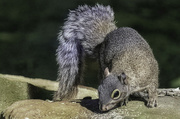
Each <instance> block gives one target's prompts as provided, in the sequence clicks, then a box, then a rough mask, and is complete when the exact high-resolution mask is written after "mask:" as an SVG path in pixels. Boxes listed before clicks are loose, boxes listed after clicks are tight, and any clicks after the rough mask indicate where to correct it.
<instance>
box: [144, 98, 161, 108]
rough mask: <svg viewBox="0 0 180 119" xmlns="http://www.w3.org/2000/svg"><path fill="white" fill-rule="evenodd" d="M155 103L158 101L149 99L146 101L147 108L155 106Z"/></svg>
mask: <svg viewBox="0 0 180 119" xmlns="http://www.w3.org/2000/svg"><path fill="white" fill-rule="evenodd" d="M157 105H158V102H157V100H156V99H154V98H151V99H149V100H148V102H147V107H149V108H153V107H157Z"/></svg>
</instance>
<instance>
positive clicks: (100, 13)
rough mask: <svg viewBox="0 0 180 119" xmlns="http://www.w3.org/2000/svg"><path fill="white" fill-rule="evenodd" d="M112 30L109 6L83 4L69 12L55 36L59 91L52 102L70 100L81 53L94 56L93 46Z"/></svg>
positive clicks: (78, 77)
mask: <svg viewBox="0 0 180 119" xmlns="http://www.w3.org/2000/svg"><path fill="white" fill-rule="evenodd" d="M114 29H116V26H115V22H114V12H113V10H112V9H111V8H110V6H107V7H105V6H102V5H96V6H94V7H89V6H87V5H84V6H79V7H78V9H76V10H74V11H70V13H69V15H68V18H67V20H66V22H65V23H64V26H63V27H62V31H61V32H60V33H59V36H58V40H59V47H58V49H57V63H58V65H59V70H58V80H59V89H58V91H57V92H56V93H55V95H54V100H57V99H63V98H72V97H73V95H75V94H76V92H77V85H78V83H79V82H80V78H81V76H80V73H81V67H83V66H82V65H83V57H84V54H93V52H94V49H95V47H96V46H97V45H98V44H100V43H102V42H103V41H104V38H105V36H106V35H107V34H108V33H109V32H111V31H112V30H114Z"/></svg>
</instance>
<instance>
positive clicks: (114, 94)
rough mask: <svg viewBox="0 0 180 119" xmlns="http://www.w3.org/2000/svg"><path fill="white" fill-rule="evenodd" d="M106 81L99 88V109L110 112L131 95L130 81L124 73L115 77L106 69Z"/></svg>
mask: <svg viewBox="0 0 180 119" xmlns="http://www.w3.org/2000/svg"><path fill="white" fill-rule="evenodd" d="M104 75H105V76H104V77H105V79H104V80H103V81H102V83H101V84H100V85H99V87H98V93H99V109H100V110H101V111H108V110H110V109H112V108H114V107H116V106H117V105H118V104H119V103H120V102H122V101H124V99H125V98H126V97H127V96H128V95H129V93H128V86H129V85H128V79H127V76H126V74H125V73H124V72H122V73H121V74H119V75H115V74H112V73H110V72H109V69H108V68H106V69H105V71H104Z"/></svg>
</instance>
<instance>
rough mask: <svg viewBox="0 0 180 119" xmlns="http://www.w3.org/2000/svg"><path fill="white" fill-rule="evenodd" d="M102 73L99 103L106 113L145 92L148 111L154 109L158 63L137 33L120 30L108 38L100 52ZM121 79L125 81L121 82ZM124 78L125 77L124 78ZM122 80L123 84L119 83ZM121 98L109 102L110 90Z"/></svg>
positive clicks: (123, 28)
mask: <svg viewBox="0 0 180 119" xmlns="http://www.w3.org/2000/svg"><path fill="white" fill-rule="evenodd" d="M100 63H101V72H104V70H105V69H106V67H108V68H109V70H110V71H109V72H108V73H107V69H106V70H105V71H106V73H105V74H109V75H107V76H104V75H103V74H102V75H103V76H102V78H103V79H104V80H103V81H102V83H101V84H100V86H99V88H98V91H99V100H100V101H99V103H100V109H101V110H102V111H107V110H110V109H112V108H114V107H115V106H117V105H118V104H119V103H122V102H124V101H126V100H127V98H128V96H129V95H130V94H133V93H135V92H141V91H143V90H147V91H148V100H147V101H148V103H147V106H148V107H154V106H157V99H156V98H157V87H158V73H159V71H158V63H157V61H156V60H155V58H154V55H153V53H152V50H151V48H150V46H149V45H148V43H147V42H146V41H145V40H144V39H143V38H142V36H141V35H139V33H138V32H137V31H135V30H134V29H132V28H128V27H122V28H119V29H117V30H114V31H112V32H111V33H109V34H108V35H107V37H106V38H105V40H104V42H103V44H102V45H101V50H100ZM122 75H123V77H124V79H123V78H122ZM124 75H125V76H124ZM122 79H123V80H122ZM115 89H118V90H119V91H120V92H121V93H122V95H121V97H120V98H118V99H116V100H115V99H112V97H111V94H112V92H113V90H115Z"/></svg>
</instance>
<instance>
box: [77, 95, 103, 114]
mask: <svg viewBox="0 0 180 119" xmlns="http://www.w3.org/2000/svg"><path fill="white" fill-rule="evenodd" d="M98 102H99V99H92V98H91V97H85V98H84V99H82V100H81V101H80V102H79V103H80V105H81V106H83V107H85V108H87V109H88V110H90V111H92V112H94V113H102V112H101V111H100V110H99V104H98Z"/></svg>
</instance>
